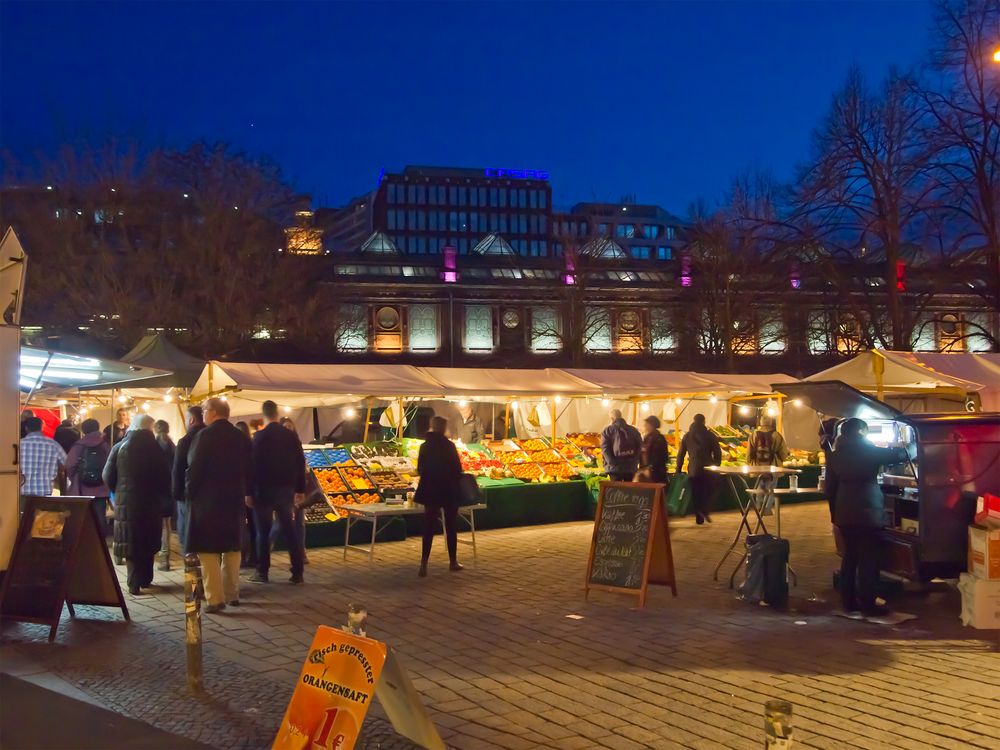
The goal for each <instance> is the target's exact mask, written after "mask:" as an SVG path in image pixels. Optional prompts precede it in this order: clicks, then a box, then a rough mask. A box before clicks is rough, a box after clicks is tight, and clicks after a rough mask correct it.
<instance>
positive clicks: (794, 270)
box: [790, 262, 802, 289]
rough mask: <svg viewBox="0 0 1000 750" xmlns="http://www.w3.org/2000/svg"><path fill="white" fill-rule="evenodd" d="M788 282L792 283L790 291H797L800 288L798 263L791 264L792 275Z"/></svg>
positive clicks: (800, 279) (800, 278) (800, 280)
mask: <svg viewBox="0 0 1000 750" xmlns="http://www.w3.org/2000/svg"><path fill="white" fill-rule="evenodd" d="M790 280H791V282H792V289H798V288H799V287H801V286H802V277H801V276H800V275H799V264H798V263H794V262H793V263H792V274H791V277H790Z"/></svg>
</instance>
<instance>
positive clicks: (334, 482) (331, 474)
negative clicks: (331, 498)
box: [313, 469, 350, 495]
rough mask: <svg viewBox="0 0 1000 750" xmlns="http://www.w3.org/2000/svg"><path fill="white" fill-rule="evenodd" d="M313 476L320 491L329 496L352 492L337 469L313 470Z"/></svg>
mask: <svg viewBox="0 0 1000 750" xmlns="http://www.w3.org/2000/svg"><path fill="white" fill-rule="evenodd" d="M313 474H314V475H315V476H316V481H317V482H319V486H320V489H322V490H323V492H324V493H326V494H327V495H329V494H330V493H331V492H350V487H349V486H348V485H347V483H346V482H345V481H344V478H343V477H342V476H341V474H340V472H339V471H337V469H313Z"/></svg>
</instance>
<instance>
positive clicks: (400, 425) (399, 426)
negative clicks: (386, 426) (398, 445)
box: [396, 399, 403, 440]
mask: <svg viewBox="0 0 1000 750" xmlns="http://www.w3.org/2000/svg"><path fill="white" fill-rule="evenodd" d="M402 437H403V399H399V421H398V423H397V424H396V440H400V439H401V438H402Z"/></svg>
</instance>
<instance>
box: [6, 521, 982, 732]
mask: <svg viewBox="0 0 1000 750" xmlns="http://www.w3.org/2000/svg"><path fill="white" fill-rule="evenodd" d="M782 515H783V519H782V527H783V531H784V532H785V534H786V536H788V537H789V538H790V539H791V544H792V563H793V565H794V567H795V569H796V571H797V573H798V578H799V580H798V586H797V587H796V588H793V590H792V591H793V601H792V605H791V608H790V610H789V611H788V612H783V613H782V612H772V611H770V610H768V609H766V608H760V607H757V606H753V605H750V604H747V603H745V602H741V601H739V600H738V599H737V598H736V596H735V595H734V592H732V591H731V590H729V588H728V585H727V583H716V582H714V581H713V580H712V571H713V569H714V567H715V564H716V562H717V561H718V559H719V557H720V556H721V554H722V552H723V550H724V549H725V547H726V546H727V545H728V543H729V542H730V541H731V539H732V535H733V534H734V533H735V530H736V526H737V521H738V517H737V516H736V515H735V514H731V513H730V514H719V515H718V516H717V517H716V522H715V523H714V524H712V525H706V526H701V527H697V526H695V525H694V523H693V521H691V520H688V519H681V520H678V521H672V522H671V529H672V542H673V554H674V559H675V562H676V565H677V571H678V590H679V595H678V597H677V598H676V599H675V598H672V597H671V595H670V592H669V590H666V589H664V588H662V587H653V588H651V592H650V597H649V601H648V603H647V607H646V609H645V610H638V609H635V608H634V604H633V602H634V599H632V598H629V597H625V596H621V595H615V594H609V593H592V594H591V596H590V599H589V601H585V600H584V597H583V591H582V582H583V578H584V569H585V565H586V557H587V553H588V551H589V543H590V532H591V529H592V525H591V524H587V523H573V524H559V525H554V526H541V527H533V528H520V529H501V530H497V531H490V532H482V533H480V534H479V535H478V541H479V560H478V562H476V563H473V561H472V559H471V550H470V548H468V547H464V546H463V547H462V548H460V552H461V553H463V554H465V558H464V561H465V563H466V565H467V567H466V570H465V571H463V572H462V573H458V574H453V573H449V572H448V570H447V564H446V560H445V554H444V550H443V545H442V544H441V540H440V539H438V542H437V544H438V545H439V546H438V547H437V548H436V549H435V553H434V557H433V558H432V566H431V572H430V576H429V577H428V578H426V579H418V578H417V577H416V563H417V559H418V556H419V539H410V540H407V541H405V542H397V543H391V544H384V545H379V547H378V552H377V554H376V560H375V562H374V563H373V564H372V563H369V562H368V559H367V557H365V556H362V555H353V554H352V555H351V556H350V557H349V558H348V559H347V560H344V558H343V553H342V550H340V549H338V548H331V549H327V550H310V552H309V557H310V561H311V564H310V565H309V567H307V569H306V585H305V586H300V587H294V586H290V585H288V584H287V583H285V582H284V576H283V575H281V574H280V573H281V570H282V569H283V568H285V567H286V566H287V558H286V556H284V555H282V554H276V555H275V558H274V564H273V566H272V580H273V581H275V582H272V583H270V584H267V585H261V584H256V585H255V584H250V583H245V584H244V587H243V590H242V593H241V598H242V599H243V603H244V606H241V607H240V608H239V609H236V610H234V609H230V610H227V612H226V613H224V614H222V615H216V616H209V617H206V627H205V639H206V675H207V678H206V682H207V684H208V686H209V692H210V694H211V695H212V700H211V701H210V702H208V703H196V702H194V699H193V698H191V697H190V696H188V695H187V694H186V693H185V692H184V690H183V689H182V687H181V686H182V682H183V665H184V646H183V639H184V630H183V614H182V609H183V606H182V604H183V591H182V587H181V581H182V572H181V571H180V570H175V571H172V572H170V573H159V572H158V573H157V582H158V583H162V584H164V585H163V586H162V587H161V588H159V589H156V590H154V591H155V593H154V594H153V595H152V596H141V597H129V607H130V611H131V612H132V616H133V618H134V622H133V623H131V624H125V623H120V622H116V621H114V620H115V616H114V614H113V613H111V614H109V613H104V612H102V611H100V610H98V609H96V608H82V607H81V608H80V609H81V610H85V612H81V614H82V615H83V616H88V617H97V618H104V619H105V620H111V621H110V622H108V621H102V622H83V621H77V622H70V621H69V620H68V618H64V620H63V623H62V625H61V626H60V632H59V638H58V643H57V644H56V645H52V646H50V645H48V644H45V643H44V640H45V630H44V629H42V628H39V627H36V626H31V625H17V624H14V625H5V626H4V642H5V643H6V644H7V645H5V647H4V649H10V648H15V649H18V650H19V651H20V652H22V653H28V654H29V655H30V656H32V657H33V658H36V659H40V660H44V662H45V663H46V665H48V666H49V668H51V669H53V670H54V671H56V672H58V673H60V674H61V675H62V676H64V677H66V679H68V680H70V681H71V682H73V683H74V684H76V685H78V686H80V687H81V689H83V690H84V691H85V692H88V693H89V694H91V695H94V696H96V697H98V698H99V699H100V700H101V701H103V702H105V703H106V704H107V705H109V706H110V707H112V708H114V709H116V710H120V711H122V712H124V713H127V714H129V715H132V716H136V717H138V718H142V719H144V720H146V721H149V722H150V723H153V724H155V725H156V726H159V727H161V728H166V729H169V730H171V731H175V732H178V733H181V734H184V735H186V736H189V737H192V738H194V739H199V740H201V741H203V742H206V743H209V744H213V745H216V746H218V747H226V748H230V747H232V748H255V747H264V746H266V745H267V742H268V741H269V740H270V738H271V737H272V736H273V732H274V729H275V727H276V725H277V721H278V719H279V718H280V716H281V714H282V712H283V710H284V706H285V702H286V701H287V697H288V695H289V694H290V691H291V687H292V686H293V685H294V682H295V678H296V677H297V675H298V672H299V669H300V667H301V662H302V659H303V658H304V655H305V652H306V649H307V647H308V644H309V643H310V641H311V639H312V636H313V633H314V630H315V628H316V626H317V625H319V624H333V625H339V624H341V623H342V622H343V621H344V618H345V612H346V609H347V606H348V605H349V604H350V603H352V602H359V603H363V604H365V605H366V606H367V608H368V611H369V617H370V625H369V635H371V636H372V637H375V638H379V639H383V640H385V641H387V642H388V643H390V644H392V645H393V646H394V647H395V648H396V649H397V650H398V651H399V653H400V655H401V658H402V661H403V663H404V664H405V665H406V666H407V667H408V669H409V671H410V673H411V675H412V676H413V678H414V684H415V686H416V687H417V689H418V690H419V691H420V692H421V694H422V696H423V699H424V700H425V702H426V704H427V706H428V708H429V709H430V712H431V714H432V716H433V718H434V720H435V722H436V723H437V726H438V728H439V730H440V732H441V735H442V737H444V739H445V740H446V742H447V743H448V744H449V746H450V747H454V748H461V749H463V750H473V749H476V748H509V749H510V750H517V749H518V748H579V749H584V748H641V747H649V748H656V749H657V750H660V749H663V750H667V749H668V748H692V749H694V750H708V749H709V748H712V749H714V748H736V749H742V748H754V750H756V748H759V747H760V746H761V744H762V706H763V703H764V701H765V700H768V699H770V698H775V697H781V698H786V699H788V700H790V701H791V702H792V703H793V705H794V709H795V732H796V740H797V743H798V744H801V745H802V746H805V747H812V748H914V749H915V750H930V749H931V748H956V749H957V748H963V749H965V748H990V749H993V750H995V749H996V748H998V747H1000V741H998V732H997V720H996V717H997V716H1000V654H998V653H996V652H995V650H994V648H995V644H996V634H995V633H988V632H984V631H976V630H971V629H966V628H962V627H961V625H960V624H959V622H958V617H957V612H958V608H959V600H958V597H957V593H956V592H955V591H954V590H952V589H949V588H947V587H942V588H941V589H935V590H933V591H932V592H930V593H920V594H907V595H905V596H904V597H903V598H902V599H901V600H900V601H898V602H896V603H895V605H896V607H897V608H898V609H901V610H904V611H909V612H914V613H916V614H918V616H919V617H918V619H917V620H915V621H911V622H908V623H905V624H903V625H900V626H897V627H886V626H878V625H872V624H868V623H864V622H860V623H859V622H853V621H849V620H845V619H842V618H838V617H835V616H833V615H831V614H830V611H831V609H832V608H833V601H834V599H835V597H834V592H833V591H832V587H831V570H832V568H833V567H834V566H835V565H836V557H835V554H834V551H833V543H832V539H831V538H830V534H829V523H828V514H827V511H826V508H825V505H823V504H809V505H798V506H788V507H787V508H785V509H784V510H783V512H782ZM730 569H731V568H730ZM568 615H574V616H575V617H573V618H570V617H568ZM577 617H578V618H579V619H577ZM0 653H2V652H0ZM377 708H378V707H377V704H376V706H374V707H373V711H375V712H376V717H375V718H376V720H377V719H378V718H379V717H378V716H377ZM376 734H377V735H378V739H377V740H376V739H372V740H370V742H369V745H370V746H372V747H374V746H376V745H378V744H380V741H384V744H382V747H386V748H389V747H396V746H399V747H405V746H406V744H400V745H394V744H392V743H394V742H399V740H398V739H392V738H390V736H389V735H388V733H387V731H386V730H385V725H384V724H380V723H375V724H373V725H372V736H374V735H376Z"/></svg>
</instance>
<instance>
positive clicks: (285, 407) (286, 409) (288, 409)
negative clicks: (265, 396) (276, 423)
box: [281, 406, 292, 414]
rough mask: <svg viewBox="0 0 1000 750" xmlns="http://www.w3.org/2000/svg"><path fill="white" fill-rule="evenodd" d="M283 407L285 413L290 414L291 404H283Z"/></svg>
mask: <svg viewBox="0 0 1000 750" xmlns="http://www.w3.org/2000/svg"><path fill="white" fill-rule="evenodd" d="M281 409H282V411H284V412H285V414H290V413H291V411H292V407H290V406H282V407H281Z"/></svg>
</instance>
